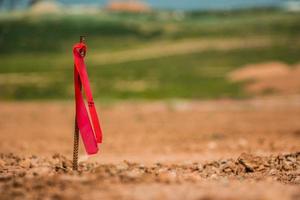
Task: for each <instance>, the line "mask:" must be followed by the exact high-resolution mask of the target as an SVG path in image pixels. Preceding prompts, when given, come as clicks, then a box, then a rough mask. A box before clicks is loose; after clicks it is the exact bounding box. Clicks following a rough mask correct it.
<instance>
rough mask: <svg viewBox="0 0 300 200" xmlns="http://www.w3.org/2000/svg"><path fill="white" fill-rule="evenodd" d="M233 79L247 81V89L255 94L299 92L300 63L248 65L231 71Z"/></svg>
mask: <svg viewBox="0 0 300 200" xmlns="http://www.w3.org/2000/svg"><path fill="white" fill-rule="evenodd" d="M229 79H230V80H232V81H246V90H247V91H249V92H250V93H254V94H273V93H275V94H299V92H300V64H297V65H295V66H288V65H286V64H284V63H280V62H268V63H261V64H251V65H246V66H245V67H243V68H241V69H237V70H235V71H233V72H232V73H230V75H229Z"/></svg>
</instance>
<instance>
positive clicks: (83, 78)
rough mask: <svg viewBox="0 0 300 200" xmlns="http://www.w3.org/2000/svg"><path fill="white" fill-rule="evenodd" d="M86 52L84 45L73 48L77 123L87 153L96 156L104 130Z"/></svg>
mask: <svg viewBox="0 0 300 200" xmlns="http://www.w3.org/2000/svg"><path fill="white" fill-rule="evenodd" d="M86 50H87V46H86V45H85V44H84V43H78V44H75V45H74V47H73V56H74V86H75V101H76V122H77V125H78V128H79V131H80V134H81V138H82V140H83V144H84V146H85V149H86V152H87V153H88V154H95V153H97V152H98V145H97V143H102V130H101V127H100V123H99V118H98V115H97V111H96V108H95V104H94V100H93V96H92V92H91V88H90V83H89V79H88V74H87V71H86V65H85V63H84V56H85V53H86ZM82 86H83V90H84V93H85V95H86V99H87V103H88V107H89V114H90V117H89V114H88V111H87V109H86V106H85V103H84V98H83V95H82V92H81V88H82ZM90 118H91V120H90Z"/></svg>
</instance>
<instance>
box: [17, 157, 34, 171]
mask: <svg viewBox="0 0 300 200" xmlns="http://www.w3.org/2000/svg"><path fill="white" fill-rule="evenodd" d="M19 165H20V167H23V168H25V169H28V168H30V166H31V162H30V160H29V159H25V160H22V161H20V163H19Z"/></svg>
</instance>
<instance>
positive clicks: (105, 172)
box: [0, 96, 300, 200]
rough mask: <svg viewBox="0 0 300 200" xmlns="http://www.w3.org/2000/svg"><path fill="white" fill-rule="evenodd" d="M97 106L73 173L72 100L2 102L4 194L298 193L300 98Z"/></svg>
mask: <svg viewBox="0 0 300 200" xmlns="http://www.w3.org/2000/svg"><path fill="white" fill-rule="evenodd" d="M97 105H98V106H99V111H100V114H101V119H102V123H103V128H104V133H105V138H104V144H103V145H102V147H101V152H100V154H98V155H96V156H93V157H87V156H85V155H84V151H83V149H81V156H80V160H81V162H80V169H79V171H78V172H73V171H72V170H71V161H70V159H71V156H72V146H73V144H72V142H73V141H72V139H73V121H74V117H73V115H74V111H73V107H74V106H73V103H72V102H18V103H11V102H0V130H1V134H0V199H202V200H204V199H241V198H243V199H292V200H296V199H300V187H299V186H300V154H299V151H300V123H299V118H300V96H282V97H280V96H278V97H265V98H256V99H252V100H241V101H235V100H217V101H201V102H182V101H171V102H167V103H166V102H153V103H148V102H127V103H118V104H111V105H100V104H97ZM81 147H82V145H81Z"/></svg>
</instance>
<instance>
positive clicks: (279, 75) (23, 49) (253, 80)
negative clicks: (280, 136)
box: [0, 0, 300, 101]
mask: <svg viewBox="0 0 300 200" xmlns="http://www.w3.org/2000/svg"><path fill="white" fill-rule="evenodd" d="M0 10H1V12H0V46H1V48H0V60H1V66H0V99H1V100H9V101H10V100H31V99H72V98H73V78H72V77H73V71H72V70H73V64H72V63H73V60H72V54H71V50H72V45H73V44H74V43H76V42H78V40H79V35H86V36H87V44H88V47H89V50H88V56H87V64H88V72H89V75H90V79H91V82H92V86H93V91H94V95H95V98H96V99H97V100H102V101H112V100H122V99H174V98H175V99H220V98H248V97H251V96H255V95H269V94H295V93H298V92H299V85H300V84H299V80H298V75H299V71H300V70H298V69H297V68H298V67H297V66H298V64H297V62H298V61H299V50H300V39H299V34H300V23H299V21H300V1H296V0H255V1H253V0H251V1H250V0H230V1H228V0H216V1H209V0H202V1H199V0H186V1H176V0H165V1H158V0H148V1H138V0H111V1H109V0H108V1H107V0H81V1H80V0H72V1H71V0H0ZM295 74H296V75H295ZM286 80H289V81H288V82H287V81H286Z"/></svg>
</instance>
